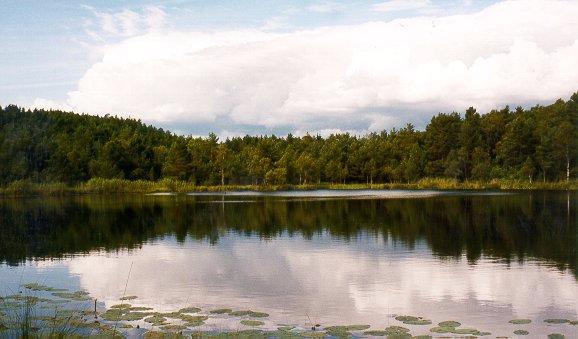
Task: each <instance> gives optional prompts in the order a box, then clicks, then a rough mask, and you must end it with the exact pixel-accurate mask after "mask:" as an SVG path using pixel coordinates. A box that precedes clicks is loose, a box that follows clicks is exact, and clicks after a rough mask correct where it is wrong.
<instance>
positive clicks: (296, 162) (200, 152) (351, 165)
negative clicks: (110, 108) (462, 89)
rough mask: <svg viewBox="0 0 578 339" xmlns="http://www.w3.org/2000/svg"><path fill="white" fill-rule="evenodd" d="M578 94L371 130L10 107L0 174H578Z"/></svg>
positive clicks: (323, 177)
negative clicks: (252, 128)
mask: <svg viewBox="0 0 578 339" xmlns="http://www.w3.org/2000/svg"><path fill="white" fill-rule="evenodd" d="M577 160H578V93H576V94H574V95H572V97H571V98H570V99H569V100H568V101H564V100H558V101H556V102H555V103H553V104H551V105H548V106H540V105H538V106H535V107H532V108H530V109H527V110H525V109H522V108H521V107H518V108H516V109H515V110H510V108H509V107H505V108H503V109H501V110H492V111H491V112H488V113H486V114H480V113H478V112H477V111H476V110H475V109H474V108H469V109H468V110H466V112H465V113H464V114H463V115H462V114H458V113H449V114H446V113H440V114H438V115H436V116H434V117H433V118H432V119H431V121H430V122H429V124H428V125H427V127H426V129H425V130H424V131H419V130H416V129H415V128H414V127H413V126H412V125H411V124H408V125H407V126H405V127H404V128H401V129H392V130H390V131H382V132H380V133H371V134H368V135H365V136H355V135H350V134H336V135H331V136H329V137H327V138H322V137H321V136H311V135H305V136H303V137H296V136H293V135H291V134H289V135H288V136H287V137H284V138H280V137H276V136H245V137H236V138H232V139H227V140H224V141H220V140H219V139H218V138H217V136H216V135H215V134H210V135H209V136H208V137H206V138H200V137H190V136H189V137H185V136H178V135H175V134H172V133H170V132H168V131H164V130H162V129H159V128H155V127H152V126H147V125H145V124H143V123H141V122H140V121H138V120H134V119H121V118H117V117H110V116H106V117H96V116H90V115H80V114H75V113H67V112H62V111H55V110H36V109H35V110H25V109H23V108H20V107H17V106H14V105H9V106H7V107H4V108H2V107H0V183H2V184H7V183H10V182H14V181H17V180H29V181H31V182H67V183H78V182H84V181H87V180H89V179H91V178H119V179H129V180H153V181H156V180H159V179H163V178H173V179H178V180H185V181H189V182H192V183H194V184H197V185H218V184H229V185H231V184H236V185H243V184H244V185H246V184H268V185H284V184H314V183H321V182H325V183H396V182H399V183H403V182H415V181H417V180H420V179H422V178H452V179H457V180H460V181H468V180H476V181H488V180H491V179H512V180H527V181H529V182H531V181H533V180H540V181H562V180H570V179H574V178H575V177H576V172H577V171H576V169H577Z"/></svg>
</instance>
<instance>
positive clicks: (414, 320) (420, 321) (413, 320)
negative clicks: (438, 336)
mask: <svg viewBox="0 0 578 339" xmlns="http://www.w3.org/2000/svg"><path fill="white" fill-rule="evenodd" d="M395 320H397V321H401V322H402V323H404V324H406V325H431V323H432V322H431V320H428V319H424V318H422V317H414V316H412V315H399V316H397V317H395Z"/></svg>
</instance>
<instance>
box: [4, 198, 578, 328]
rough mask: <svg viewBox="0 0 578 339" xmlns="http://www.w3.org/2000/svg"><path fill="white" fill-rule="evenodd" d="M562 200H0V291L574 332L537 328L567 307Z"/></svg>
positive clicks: (300, 319)
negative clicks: (42, 290) (518, 321)
mask: <svg viewBox="0 0 578 339" xmlns="http://www.w3.org/2000/svg"><path fill="white" fill-rule="evenodd" d="M577 207H578V193H576V192H570V193H568V192H522V193H519V192H518V193H492V192H483V193H479V192H478V193H474V192H470V193H468V192H465V193H463V192H462V193H459V192H447V191H444V192H439V191H353V192H352V191H314V192H277V193H273V194H263V193H246V192H230V193H228V194H225V195H222V194H218V195H215V194H195V195H187V196H182V195H180V196H119V197H110V196H107V197H100V196H90V197H89V196H81V197H71V198H59V199H54V198H50V199H46V198H43V199H39V198H35V199H5V200H0V295H8V294H13V293H14V291H18V290H19V288H20V287H19V286H20V285H21V284H24V283H27V282H38V283H42V284H46V285H50V286H56V287H64V288H69V289H71V290H78V289H84V290H86V291H88V292H89V293H90V294H91V296H93V297H95V298H98V300H99V301H101V302H102V303H103V306H106V307H110V306H111V305H114V304H117V303H118V298H119V297H120V296H122V295H123V294H124V293H125V288H126V295H137V296H138V297H139V298H138V299H137V300H135V301H134V302H133V304H134V305H146V306H151V307H154V308H156V309H157V310H159V311H163V310H175V309H179V308H181V307H185V306H190V305H195V306H200V307H201V308H203V309H214V308H220V307H229V308H234V309H253V310H257V311H264V312H267V313H270V314H271V317H270V318H268V319H267V320H266V326H267V327H269V328H275V325H276V324H278V323H295V324H302V325H303V326H305V325H306V324H309V323H311V322H313V323H320V324H324V325H337V324H351V323H367V324H371V325H372V327H377V328H383V327H384V326H388V325H400V323H399V322H397V321H396V320H394V319H393V315H395V314H408V315H418V316H424V317H426V318H429V319H431V320H432V321H433V322H434V323H436V322H439V321H443V320H458V321H460V322H462V323H463V324H464V325H465V326H466V327H475V328H478V329H480V330H488V331H490V332H492V334H493V335H511V334H512V331H513V330H514V329H516V328H520V326H514V325H511V324H508V320H510V319H514V318H530V319H532V320H533V323H532V324H530V325H525V326H524V327H523V328H524V329H528V330H529V331H530V332H531V333H532V334H533V335H540V334H548V333H552V332H558V333H564V334H566V335H567V336H569V337H578V330H577V327H578V326H572V325H546V324H544V323H543V319H546V318H568V319H577V318H578V250H577V249H578V222H577V218H578V215H577V213H576V208H577ZM129 272H130V275H129ZM235 326H238V325H235V324H232V323H210V322H208V323H207V324H206V325H204V328H203V329H223V328H226V327H233V328H236V327H235ZM404 326H405V325H404ZM407 327H410V328H412V332H413V333H414V334H420V333H422V332H423V333H426V332H428V329H429V327H423V326H413V327H412V326H407ZM430 327H431V326H430Z"/></svg>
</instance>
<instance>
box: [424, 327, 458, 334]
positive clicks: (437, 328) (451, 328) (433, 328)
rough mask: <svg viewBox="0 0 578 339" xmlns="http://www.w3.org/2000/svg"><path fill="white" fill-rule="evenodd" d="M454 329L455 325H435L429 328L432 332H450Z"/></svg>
mask: <svg viewBox="0 0 578 339" xmlns="http://www.w3.org/2000/svg"><path fill="white" fill-rule="evenodd" d="M453 330H455V327H448V326H436V327H432V328H431V329H430V332H434V333H452V331H453Z"/></svg>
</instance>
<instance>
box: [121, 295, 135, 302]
mask: <svg viewBox="0 0 578 339" xmlns="http://www.w3.org/2000/svg"><path fill="white" fill-rule="evenodd" d="M137 298H138V297H137V296H136V295H127V296H124V297H120V298H118V300H121V301H125V300H134V299H137Z"/></svg>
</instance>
